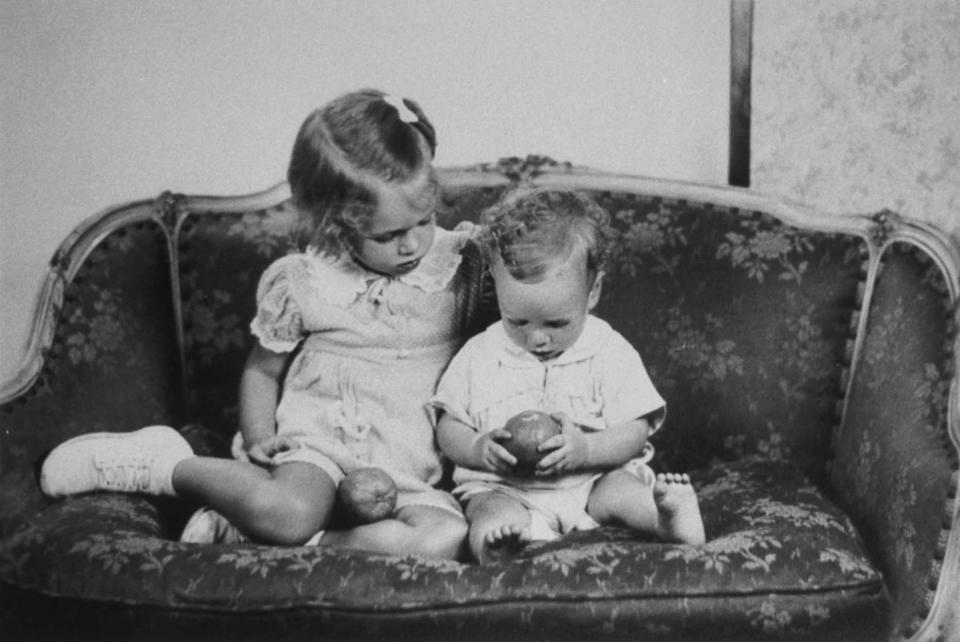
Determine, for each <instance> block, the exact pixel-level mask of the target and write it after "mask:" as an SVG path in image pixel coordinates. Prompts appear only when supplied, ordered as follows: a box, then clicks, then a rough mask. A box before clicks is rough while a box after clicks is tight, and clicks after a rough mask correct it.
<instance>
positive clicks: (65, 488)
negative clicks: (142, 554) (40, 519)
mask: <svg viewBox="0 0 960 642" xmlns="http://www.w3.org/2000/svg"><path fill="white" fill-rule="evenodd" d="M192 456H193V449H192V448H191V447H190V444H189V443H187V440H186V439H184V438H183V437H182V436H181V435H180V433H178V432H177V431H176V430H174V429H173V428H171V427H169V426H147V427H146V428H141V429H140V430H136V431H134V432H127V433H117V432H99V433H91V434H89V435H81V436H79V437H74V438H73V439H68V440H67V441H65V442H63V443H62V444H60V445H59V446H57V447H56V448H54V449H53V450H52V451H51V452H50V454H49V455H48V456H47V458H46V460H44V462H43V468H42V470H41V472H40V489H41V490H42V491H43V493H44V494H45V495H47V496H49V497H63V496H66V495H76V494H79V493H88V492H91V491H95V490H108V491H117V492H124V493H147V494H150V495H176V492H175V491H174V490H173V469H174V467H175V466H176V465H177V464H178V463H180V462H181V461H183V460H184V459H187V458H188V457H192Z"/></svg>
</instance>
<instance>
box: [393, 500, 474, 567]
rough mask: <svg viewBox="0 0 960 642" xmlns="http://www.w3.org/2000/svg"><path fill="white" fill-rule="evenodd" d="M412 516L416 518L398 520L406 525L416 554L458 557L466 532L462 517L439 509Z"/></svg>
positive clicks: (402, 517)
mask: <svg viewBox="0 0 960 642" xmlns="http://www.w3.org/2000/svg"><path fill="white" fill-rule="evenodd" d="M412 514H414V515H416V517H413V518H411V516H410V514H408V515H407V516H403V515H401V516H400V519H401V521H405V522H406V523H407V526H408V527H409V529H410V530H409V531H408V536H409V537H410V539H411V543H412V545H413V547H414V548H415V549H416V551H417V552H418V553H420V554H422V555H428V556H431V557H442V558H446V559H455V558H457V557H459V556H460V554H461V552H462V548H463V545H464V543H465V542H466V539H467V532H468V526H467V521H466V520H465V519H464V518H463V517H462V516H459V515H454V514H453V513H450V512H447V511H445V510H441V509H433V510H429V512H427V513H423V512H422V511H418V512H417V513H412ZM404 517H406V519H404Z"/></svg>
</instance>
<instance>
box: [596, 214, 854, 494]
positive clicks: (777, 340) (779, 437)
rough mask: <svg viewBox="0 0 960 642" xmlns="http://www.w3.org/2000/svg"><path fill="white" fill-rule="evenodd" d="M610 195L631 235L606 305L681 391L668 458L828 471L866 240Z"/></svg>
mask: <svg viewBox="0 0 960 642" xmlns="http://www.w3.org/2000/svg"><path fill="white" fill-rule="evenodd" d="M598 200H599V202H600V203H601V204H602V205H603V206H604V207H605V208H606V209H607V211H608V212H609V213H610V214H611V216H612V218H613V227H614V231H615V235H616V239H617V240H616V243H615V246H614V258H613V261H612V266H611V269H610V270H609V272H610V274H609V277H608V279H607V280H606V282H605V285H604V291H603V294H602V295H601V300H600V305H599V306H598V308H597V311H596V314H597V315H598V316H600V317H603V318H605V319H606V320H607V321H609V322H610V323H611V325H613V326H614V327H615V328H616V329H618V330H619V331H620V332H621V333H622V334H624V336H626V337H627V339H628V340H630V341H631V343H633V344H634V346H635V347H636V348H637V350H639V352H640V354H641V356H642V357H643V360H644V363H645V364H646V366H647V369H648V371H649V372H650V376H651V378H652V379H653V381H654V384H655V385H656V386H657V388H658V389H659V390H660V393H661V394H662V395H663V396H664V397H665V398H666V400H667V423H666V424H665V426H664V429H663V430H662V431H660V432H659V433H658V434H657V435H656V436H655V437H654V438H653V440H652V441H653V443H654V445H655V446H656V448H657V450H658V452H659V453H660V456H659V458H658V460H656V461H658V462H659V468H661V469H673V470H688V469H692V468H697V467H700V466H703V465H704V464H705V463H706V462H708V461H709V460H710V458H712V457H720V458H726V459H736V458H739V457H743V456H745V455H752V454H757V455H763V456H764V457H767V458H769V459H771V460H785V461H792V462H795V463H797V464H798V465H799V466H800V467H801V468H802V469H803V470H804V471H805V472H806V473H807V474H808V475H810V476H811V477H812V478H813V479H816V480H821V479H822V478H823V475H824V470H823V463H824V460H825V456H826V452H827V446H828V444H829V434H830V431H831V429H832V427H833V425H834V423H835V422H836V417H835V408H836V404H837V401H838V400H839V398H840V394H841V390H840V381H839V373H838V372H837V369H836V367H835V364H836V363H838V362H839V361H841V359H842V357H843V354H844V350H845V344H846V340H847V338H848V335H847V331H846V328H847V325H848V323H849V320H850V317H851V316H852V314H853V311H854V305H855V303H856V291H857V287H858V283H859V273H860V270H861V265H862V262H863V254H864V253H865V252H866V247H865V245H864V244H863V242H862V241H860V240H858V239H856V238H855V237H847V236H843V235H830V234H822V233H816V232H810V231H803V230H799V229H797V228H792V227H790V226H787V225H784V224H781V223H779V222H778V221H776V220H775V219H773V218H772V217H770V216H766V215H764V214H761V213H759V212H743V211H737V210H727V209H720V208H714V207H712V206H710V205H709V204H697V203H692V202H678V201H665V200H663V199H658V198H649V197H646V198H641V197H631V196H628V195H599V197H598Z"/></svg>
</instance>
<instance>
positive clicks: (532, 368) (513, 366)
mask: <svg viewBox="0 0 960 642" xmlns="http://www.w3.org/2000/svg"><path fill="white" fill-rule="evenodd" d="M429 405H430V406H431V408H432V409H433V411H434V412H438V411H440V410H442V411H443V412H446V413H450V415H451V416H452V417H454V418H455V419H457V420H459V421H461V422H463V423H464V424H466V425H467V426H470V427H471V428H473V429H474V430H476V431H478V432H488V431H490V430H495V429H497V428H502V427H503V426H504V424H506V422H507V420H508V419H509V418H510V417H512V416H513V415H515V414H517V413H519V412H522V411H525V410H532V409H536V410H541V411H543V412H547V413H555V412H564V413H566V414H567V415H569V416H570V418H571V419H572V420H573V421H574V423H576V424H579V425H580V426H581V427H583V429H584V430H604V429H605V428H606V427H607V426H608V425H615V424H619V423H622V422H626V421H630V420H633V419H636V418H638V417H643V416H645V415H648V414H650V413H653V412H655V411H658V410H662V409H663V408H665V405H666V404H665V402H664V400H663V398H662V397H661V396H660V394H659V393H658V392H657V390H656V388H655V387H654V385H653V382H652V381H651V380H650V377H649V375H648V374H647V371H646V368H645V367H644V366H643V361H642V360H641V358H640V355H639V354H638V353H637V351H636V350H635V349H634V348H633V346H632V345H631V344H630V343H629V342H628V341H627V340H626V339H625V338H624V337H623V336H622V335H620V334H619V333H618V332H616V331H615V330H614V329H613V328H611V327H610V325H609V324H608V323H607V322H606V321H603V320H601V319H599V318H597V317H594V316H588V317H587V320H586V323H585V324H584V329H583V332H582V333H581V335H580V337H578V339H577V341H576V342H575V343H574V344H573V345H572V346H571V347H570V348H568V349H567V350H566V351H564V353H563V354H561V355H560V356H559V357H558V358H557V359H555V360H553V361H552V362H549V363H546V364H545V363H542V362H541V361H539V360H538V359H537V358H536V357H534V356H533V355H531V354H530V353H529V352H527V351H526V350H524V349H523V348H520V347H518V346H516V345H515V344H514V343H513V342H512V341H510V338H509V337H508V336H507V334H506V332H505V330H504V328H503V323H502V322H497V323H495V324H493V325H492V326H490V327H489V328H487V330H486V331H484V332H483V333H481V334H479V335H477V336H475V337H473V338H472V339H470V341H468V342H467V343H466V345H464V346H463V348H461V350H460V351H459V352H458V353H457V355H456V356H455V357H454V358H453V360H452V361H451V362H450V365H449V366H448V367H447V369H446V371H445V372H444V375H443V377H442V378H441V380H440V383H439V385H438V387H437V393H436V395H435V396H434V397H433V398H432V399H431V401H430V404H429ZM662 419H663V412H660V413H659V415H658V419H657V420H656V421H655V422H654V423H653V425H652V430H653V431H656V430H657V429H659V427H660V425H661V423H662ZM589 475H590V473H584V474H582V475H581V474H575V475H567V476H564V477H562V478H560V479H559V480H557V479H551V480H543V479H535V480H531V481H528V482H523V484H524V485H526V486H528V487H538V488H544V487H548V488H556V487H569V486H573V485H576V484H577V483H582V481H583V478H585V477H589ZM454 480H455V481H456V482H458V483H462V482H465V481H473V480H489V481H502V480H503V478H501V477H500V476H499V475H496V474H493V473H488V472H484V471H475V470H469V469H465V468H461V467H458V468H457V469H456V470H455V472H454ZM509 481H510V483H514V482H516V481H517V480H515V479H514V478H510V480H509Z"/></svg>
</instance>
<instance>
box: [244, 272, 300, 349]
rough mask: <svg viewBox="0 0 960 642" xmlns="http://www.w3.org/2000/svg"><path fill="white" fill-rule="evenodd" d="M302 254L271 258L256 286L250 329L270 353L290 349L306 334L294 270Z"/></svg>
mask: <svg viewBox="0 0 960 642" xmlns="http://www.w3.org/2000/svg"><path fill="white" fill-rule="evenodd" d="M302 259H303V257H302V256H299V255H289V256H285V257H283V258H280V259H278V260H276V261H274V262H273V263H272V264H271V265H270V266H269V267H268V268H267V269H266V270H265V271H264V273H263V275H262V276H261V277H260V283H259V284H258V285H257V314H256V316H255V317H254V319H253V321H251V323H250V331H251V332H253V334H254V336H256V337H257V339H259V341H260V345H262V346H263V347H264V348H267V349H268V350H271V351H273V352H280V353H283V352H291V351H292V350H294V349H295V348H296V347H297V345H298V344H299V343H300V341H301V340H302V339H303V338H304V336H305V335H306V332H305V330H304V325H303V314H302V308H301V306H300V303H299V301H298V296H297V295H298V289H299V288H298V287H297V282H298V279H297V273H298V270H302V269H303V267H304V266H303V264H302Z"/></svg>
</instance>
